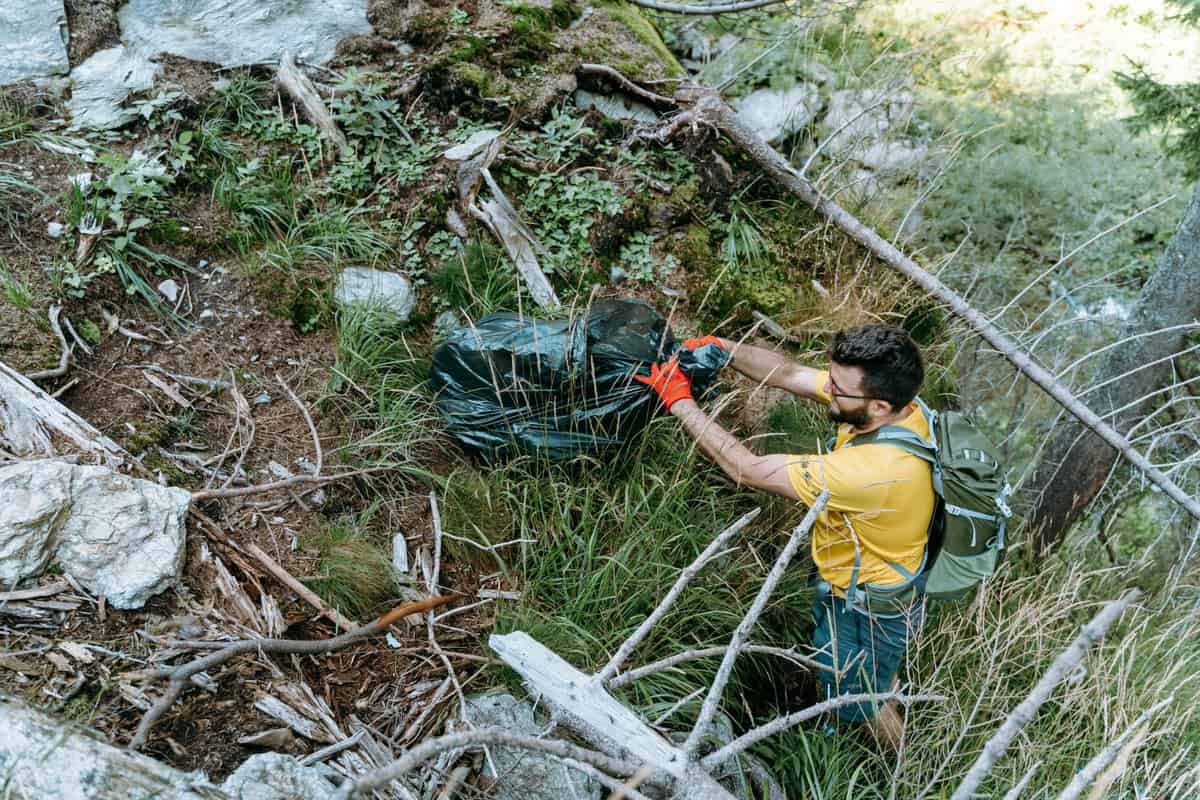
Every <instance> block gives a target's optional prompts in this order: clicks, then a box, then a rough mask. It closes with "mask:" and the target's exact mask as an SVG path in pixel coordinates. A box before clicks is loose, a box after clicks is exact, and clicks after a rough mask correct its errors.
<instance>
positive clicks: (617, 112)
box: [575, 89, 661, 122]
mask: <svg viewBox="0 0 1200 800" xmlns="http://www.w3.org/2000/svg"><path fill="white" fill-rule="evenodd" d="M575 106H576V108H581V109H585V108H594V109H596V110H597V111H599V112H600V113H601V114H603V115H604V116H606V117H610V118H611V119H631V120H635V121H637V122H658V121H659V120H660V119H661V117H660V116H659V114H658V112H657V111H655V110H654V109H653V108H651V107H650V106H648V105H646V104H645V103H639V102H638V101H636V100H630V99H629V98H627V97H625V96H624V95H609V94H597V93H595V92H589V91H587V90H586V89H576V90H575Z"/></svg>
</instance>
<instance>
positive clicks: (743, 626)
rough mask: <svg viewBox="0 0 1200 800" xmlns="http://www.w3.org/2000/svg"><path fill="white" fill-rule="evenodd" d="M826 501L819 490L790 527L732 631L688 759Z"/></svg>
mask: <svg viewBox="0 0 1200 800" xmlns="http://www.w3.org/2000/svg"><path fill="white" fill-rule="evenodd" d="M828 502H829V490H828V489H826V490H825V491H823V492H821V494H819V495H818V496H817V499H816V502H814V503H813V504H812V505H811V506H810V507H809V509H808V513H807V514H805V515H804V519H803V520H801V521H800V524H799V525H797V526H796V527H795V528H794V529H793V530H792V535H791V536H790V537H789V538H788V543H787V545H785V546H784V548H783V551H782V552H780V554H779V557H778V558H776V559H775V564H774V566H772V567H771V571H770V572H769V573H767V579H766V580H765V581H763V585H762V588H760V589H759V590H758V594H757V595H756V596H755V598H754V602H753V604H751V606H750V610H749V611H747V612H746V616H745V617H743V618H742V621H741V622H740V623H739V624H738V626H737V629H736V630H735V631H734V632H733V638H732V639H731V640H730V642H729V650H728V651H726V653H725V658H724V659H722V661H721V666H720V667H719V668H718V669H717V676H716V677H715V678H714V679H713V682H712V686H711V687H710V688H709V690H708V695H707V696H706V697H705V698H704V705H703V706H701V707H700V715H699V716H698V717H697V718H696V724H695V725H693V726H692V732H691V733H689V734H688V738H687V741H686V742H684V744H683V748H682V749H683V752H684V754H685V755H686V756H687V757H689V758H691V757H692V756H693V755H694V754H695V752H696V750H697V749H698V748H699V747H700V743H701V741H703V739H704V736H705V734H707V733H708V727H709V725H711V724H712V720H713V716H714V715H715V714H716V713H717V705H718V704H719V703H720V702H721V695H722V693H723V692H724V691H725V684H726V683H728V682H729V678H730V676H731V675H732V674H733V664H734V662H735V661H736V660H737V657H738V656H739V655H741V652H742V648H743V647H744V646H745V644H746V640H747V639H748V638H749V637H750V631H751V630H753V628H754V626H755V624H756V623H757V622H758V617H759V615H760V614H762V612H763V609H764V608H766V607H767V600H769V599H770V598H771V593H772V592H773V591H775V586H776V585H777V584H778V583H779V581H780V580H782V579H783V573H784V572H785V571H786V570H787V568H788V565H789V564H791V562H792V557H793V556H794V555H795V554H796V551H797V550H798V549H799V548H800V544H801V543H802V542H803V541H804V539H805V537H807V535H808V532H809V530H810V529H811V528H812V526H813V524H814V523H815V522H816V521H817V516H818V515H819V514H820V513H821V512H822V511H824V510H825V504H826V503H828Z"/></svg>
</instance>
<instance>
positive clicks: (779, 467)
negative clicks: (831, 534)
mask: <svg viewBox="0 0 1200 800" xmlns="http://www.w3.org/2000/svg"><path fill="white" fill-rule="evenodd" d="M755 349H761V348H755ZM764 352H768V351H764ZM773 385H774V384H773ZM670 413H671V414H673V415H675V417H676V418H677V419H678V420H679V421H680V422H681V423H682V424H683V429H684V430H686V431H687V432H688V434H689V435H690V436H691V437H692V438H693V439H695V440H696V444H698V445H699V446H700V449H701V450H703V451H704V454H705V455H707V456H708V457H709V458H710V459H712V460H713V461H714V462H715V463H716V464H717V466H719V467H720V468H721V469H722V470H724V472H725V474H726V475H728V476H729V477H730V478H731V479H732V480H733V482H734V483H736V484H737V485H739V486H749V487H751V488H753V489H760V490H762V491H764V492H771V493H772V494H777V495H780V496H781V497H786V498H788V499H790V500H799V499H801V498H800V495H798V494H797V493H796V490H795V488H794V487H793V486H792V482H791V479H790V478H789V477H788V463H789V461H790V460H791V458H792V457H791V456H787V455H767V456H760V455H757V454H755V453H754V452H752V451H751V450H750V448H748V447H746V446H745V445H744V444H742V443H741V442H739V441H738V440H737V437H735V436H734V435H733V434H731V433H729V432H728V431H726V430H725V429H724V428H722V427H721V426H720V425H718V424H717V423H716V422H715V421H714V420H713V419H712V418H711V417H709V416H708V414H705V413H704V411H703V410H702V409H701V408H700V406H699V405H697V404H696V401H695V400H692V399H690V398H687V399H682V400H678V401H676V402H675V403H674V404H672V405H671V409H670Z"/></svg>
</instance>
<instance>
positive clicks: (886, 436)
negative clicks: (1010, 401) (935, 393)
mask: <svg viewBox="0 0 1200 800" xmlns="http://www.w3.org/2000/svg"><path fill="white" fill-rule="evenodd" d="M917 403H918V404H920V407H921V411H922V412H923V413H924V414H925V418H926V419H927V420H928V421H929V426H930V430H931V431H932V432H933V438H932V440H931V441H926V440H925V439H922V438H921V437H920V436H918V435H917V434H916V433H915V432H913V431H911V430H909V429H908V428H902V427H900V426H898V425H885V426H883V427H882V428H879V429H878V430H875V431H872V432H871V433H869V434H866V435H863V436H856V437H854V438H853V439H851V440H850V441H849V442H847V443H846V446H847V447H852V446H855V445H863V444H871V443H880V444H890V445H892V446H894V447H899V448H900V449H901V450H904V451H905V452H908V453H912V454H913V455H915V456H917V457H918V458H923V459H925V460H926V461H928V462H929V463H930V464H931V465H932V466H933V490H934V492H935V493H936V494H937V498H938V502H937V508H936V509H935V510H934V512H933V519H932V520H931V521H930V524H929V544H928V545H926V550H925V561H924V567H923V568H922V570H921V573H920V575H919V576H918V578H917V579H916V580H919V581H920V582H921V583H923V584H924V588H923V591H924V593H925V595H926V596H928V597H932V598H934V599H937V600H954V599H957V598H959V597H962V596H963V595H965V594H967V593H968V592H969V591H971V590H972V589H974V588H975V587H976V586H978V585H979V584H980V583H982V582H983V581H985V580H986V579H988V578H990V577H991V576H992V574H993V573H995V571H996V567H997V565H998V564H999V561H1000V552H1001V551H1002V550H1003V549H1004V530H1005V526H1006V523H1007V520H1008V517H1009V516H1011V515H1012V511H1011V510H1010V509H1009V507H1008V496H1009V494H1010V493H1011V492H1012V489H1011V488H1010V487H1009V485H1008V483H1006V482H1005V480H1004V469H1003V468H1002V467H1001V466H1000V462H999V461H998V460H997V459H996V457H995V456H994V455H993V451H994V449H995V448H994V447H993V446H992V443H991V442H989V441H988V440H987V439H986V438H985V437H984V435H983V434H982V433H980V432H979V431H978V430H977V429H976V428H975V426H974V425H972V424H971V422H970V421H969V420H968V419H967V418H966V417H964V416H963V415H962V414H960V413H958V412H957V411H947V412H944V413H940V414H939V413H938V412H936V411H933V410H932V409H930V408H929V406H927V405H925V403H924V402H923V401H922V400H921V399H920V398H917ZM909 582H915V580H914V579H913V578H910V579H909V580H908V581H905V583H906V584H907V583H909ZM918 585H919V584H918Z"/></svg>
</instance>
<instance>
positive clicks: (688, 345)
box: [683, 336, 729, 350]
mask: <svg viewBox="0 0 1200 800" xmlns="http://www.w3.org/2000/svg"><path fill="white" fill-rule="evenodd" d="M706 344H715V345H716V346H717V347H719V348H721V349H722V350H728V349H729V348H727V347H726V346H725V344H724V342H722V341H721V338H720V337H719V336H701V337H700V338H698V339H684V340H683V349H684V350H695V349H697V348H700V347H704V345H706Z"/></svg>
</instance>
